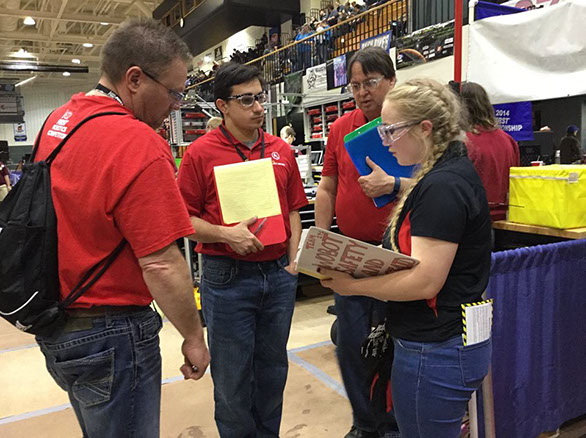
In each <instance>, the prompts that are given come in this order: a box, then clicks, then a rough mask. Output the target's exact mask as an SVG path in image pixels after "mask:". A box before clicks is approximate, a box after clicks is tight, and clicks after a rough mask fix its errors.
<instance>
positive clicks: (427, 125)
mask: <svg viewBox="0 0 586 438" xmlns="http://www.w3.org/2000/svg"><path fill="white" fill-rule="evenodd" d="M419 128H420V130H421V135H422V136H423V137H424V138H426V137H431V134H432V132H433V123H432V122H431V120H423V121H422V122H421V123H420V124H419Z"/></svg>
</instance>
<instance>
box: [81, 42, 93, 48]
mask: <svg viewBox="0 0 586 438" xmlns="http://www.w3.org/2000/svg"><path fill="white" fill-rule="evenodd" d="M82 46H84V47H87V48H88V49H91V48H92V47H94V45H93V44H92V43H83V44H82Z"/></svg>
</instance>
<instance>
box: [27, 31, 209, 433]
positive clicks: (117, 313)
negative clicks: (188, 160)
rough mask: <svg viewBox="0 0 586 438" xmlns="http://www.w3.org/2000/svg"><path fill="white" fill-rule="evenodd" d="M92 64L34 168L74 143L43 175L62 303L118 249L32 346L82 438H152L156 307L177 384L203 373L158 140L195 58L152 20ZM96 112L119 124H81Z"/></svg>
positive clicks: (165, 153)
mask: <svg viewBox="0 0 586 438" xmlns="http://www.w3.org/2000/svg"><path fill="white" fill-rule="evenodd" d="M101 58H102V75H101V77H100V80H99V82H98V84H97V85H96V87H95V88H94V89H93V90H92V91H90V92H88V93H86V94H84V93H79V94H76V95H74V96H73V97H72V98H71V99H70V100H69V102H67V103H66V104H65V105H64V106H62V107H60V108H57V109H56V110H55V111H54V112H53V113H52V114H51V115H50V116H49V118H48V119H47V121H46V123H45V124H44V128H43V129H41V132H39V136H38V139H37V146H36V148H37V150H36V152H35V153H36V156H35V159H37V160H43V159H46V158H47V156H48V155H49V154H50V153H51V152H52V151H53V150H54V149H55V148H56V147H57V145H58V144H59V143H60V142H61V141H62V140H63V139H64V138H65V137H67V136H68V135H71V136H70V137H69V139H68V141H67V143H66V144H65V145H64V147H63V149H62V150H61V152H60V153H59V155H57V157H56V158H55V161H54V162H53V164H52V165H51V188H52V193H53V203H54V207H55V213H56V215H57V234H58V247H59V254H58V256H59V257H58V258H59V260H58V261H59V280H60V288H61V296H62V297H65V296H67V295H68V294H69V292H70V291H71V290H72V288H74V286H75V285H76V284H77V283H78V282H79V281H80V280H81V279H82V278H83V277H84V274H86V273H87V272H90V270H91V268H92V266H95V265H96V264H97V263H98V262H99V261H100V260H104V259H105V258H106V257H108V255H109V254H111V253H113V250H114V248H117V247H119V245H121V244H122V243H121V242H125V244H124V246H123V249H122V250H121V252H120V253H119V255H118V257H117V258H116V259H115V260H114V262H113V263H112V264H111V266H109V268H108V269H107V270H106V271H105V272H104V274H103V275H102V276H101V277H100V278H99V279H98V280H97V282H96V283H95V284H93V285H92V286H91V287H90V288H89V289H88V291H87V292H86V293H85V294H84V295H82V296H81V297H80V298H79V299H78V300H76V301H75V302H74V303H73V304H72V305H71V306H70V307H68V308H67V309H66V311H67V314H68V321H67V325H66V326H65V328H64V329H63V330H62V331H58V332H56V333H53V334H51V335H49V336H37V342H38V343H39V345H40V348H41V351H42V352H43V354H44V355H45V358H46V362H47V368H48V369H49V371H50V373H51V375H52V376H53V378H54V379H55V381H56V382H57V383H58V384H59V386H60V387H61V388H63V389H64V390H66V391H67V392H68V394H69V399H70V401H71V405H72V406H73V410H74V412H75V414H76V416H77V419H78V421H79V425H80V428H81V432H82V434H83V436H84V437H89V438H103V437H123V436H137V437H144V438H156V437H158V436H159V418H160V404H161V353H160V349H159V331H160V330H161V327H162V325H163V324H162V319H161V316H159V314H158V313H157V312H156V311H155V310H153V308H152V307H150V304H151V302H152V301H153V299H155V300H156V301H157V304H158V305H159V307H160V308H161V309H162V310H163V312H164V313H165V316H166V317H167V318H168V319H169V321H171V323H172V324H173V325H174V326H175V327H176V328H177V330H178V331H179V332H180V334H181V336H182V337H183V339H184V341H183V344H182V346H181V353H182V355H183V356H184V363H183V364H182V365H181V372H182V373H183V375H184V377H185V378H186V379H200V378H201V377H202V376H203V375H204V373H205V370H206V367H207V365H208V363H209V353H208V350H207V347H206V345H205V340H204V338H203V329H202V325H201V322H200V320H199V316H198V315H199V314H198V311H197V307H196V304H195V300H194V296H193V281H192V279H191V273H190V272H189V269H188V267H187V264H186V263H185V259H184V258H183V256H182V255H181V252H180V251H179V248H178V247H177V245H176V243H175V241H176V240H177V239H179V238H181V237H185V236H189V235H191V234H193V232H194V230H193V227H192V225H191V222H190V219H189V215H188V213H187V210H186V208H185V206H184V204H183V202H182V198H181V193H180V192H179V189H178V187H177V183H176V181H175V162H174V160H173V156H172V155H171V152H170V150H169V145H168V144H167V143H166V142H165V141H164V140H163V139H162V138H161V137H160V136H158V135H157V133H156V132H155V129H156V128H158V127H159V126H160V125H161V123H162V122H163V119H164V118H165V117H167V115H168V114H169V111H170V110H171V109H173V108H176V107H177V106H178V105H179V102H180V100H181V99H182V95H183V92H184V89H185V81H186V79H187V66H188V65H189V63H191V59H192V58H191V54H190V53H189V49H188V48H187V46H186V45H185V43H183V42H182V41H181V40H180V39H179V38H178V37H177V35H175V33H174V32H173V31H172V30H170V29H169V28H167V27H165V26H163V25H162V24H161V23H159V22H156V21H154V20H147V21H142V22H139V21H129V22H126V23H124V24H122V25H121V26H120V27H118V28H117V29H116V30H115V31H114V32H113V33H112V35H111V36H110V37H109V38H108V41H106V43H105V45H104V47H103V49H102V53H101ZM147 72H148V73H147ZM105 112H108V113H116V114H115V115H114V114H110V115H104V116H100V117H96V118H93V119H91V120H88V121H87V122H86V123H84V124H81V123H82V122H83V121H84V120H87V118H88V117H91V116H95V115H97V114H99V113H105ZM76 126H79V129H77V130H76V129H75V127H76Z"/></svg>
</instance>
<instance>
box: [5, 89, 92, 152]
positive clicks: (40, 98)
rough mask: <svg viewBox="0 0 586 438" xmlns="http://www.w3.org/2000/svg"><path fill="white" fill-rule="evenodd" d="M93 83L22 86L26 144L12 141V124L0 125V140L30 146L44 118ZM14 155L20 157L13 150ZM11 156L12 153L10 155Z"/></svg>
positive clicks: (11, 144)
mask: <svg viewBox="0 0 586 438" xmlns="http://www.w3.org/2000/svg"><path fill="white" fill-rule="evenodd" d="M93 85H94V84H93V83H87V84H79V85H74V86H71V85H68V84H63V83H61V84H60V83H53V84H46V83H45V84H42V83H33V84H26V85H23V87H22V88H21V90H20V92H21V93H22V95H23V98H24V110H25V115H24V121H25V122H26V133H27V141H26V142H16V141H14V131H13V124H12V123H9V124H0V140H8V146H9V147H11V146H21V147H22V146H32V144H33V143H34V140H35V138H36V136H37V133H38V132H39V130H40V129H41V126H42V124H43V122H44V121H45V118H46V117H47V116H48V115H49V113H50V112H51V111H52V110H54V109H55V108H57V107H59V106H61V105H63V104H64V103H65V102H67V101H68V100H69V98H70V97H71V95H73V94H75V93H78V92H80V91H84V92H85V91H88V90H90V89H91V88H92V87H93ZM14 151H15V155H20V153H19V150H18V149H15V150H14ZM11 155H12V153H11Z"/></svg>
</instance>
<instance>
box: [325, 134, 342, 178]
mask: <svg viewBox="0 0 586 438" xmlns="http://www.w3.org/2000/svg"><path fill="white" fill-rule="evenodd" d="M337 146H338V134H337V127H336V125H335V124H334V125H332V127H331V129H330V134H329V135H328V143H327V145H326V154H325V156H324V166H323V169H322V176H338V157H337V154H336V152H337Z"/></svg>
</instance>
